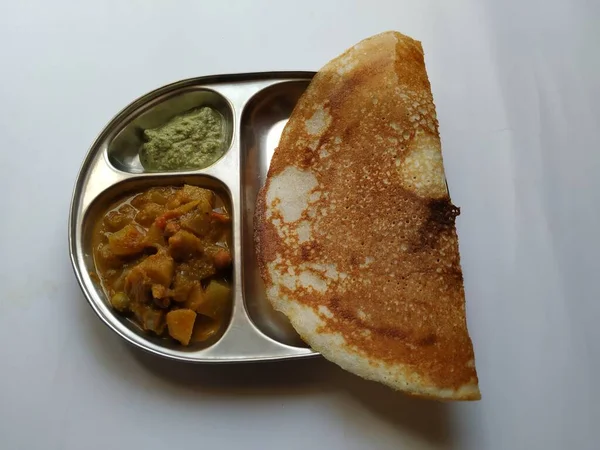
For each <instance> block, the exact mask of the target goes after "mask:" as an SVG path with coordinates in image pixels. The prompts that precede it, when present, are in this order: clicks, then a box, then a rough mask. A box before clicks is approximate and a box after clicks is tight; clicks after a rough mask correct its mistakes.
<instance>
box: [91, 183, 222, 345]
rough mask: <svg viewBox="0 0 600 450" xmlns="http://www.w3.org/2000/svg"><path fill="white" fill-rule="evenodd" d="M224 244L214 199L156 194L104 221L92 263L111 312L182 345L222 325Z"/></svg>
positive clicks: (136, 199) (178, 192) (186, 189)
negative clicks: (108, 300) (110, 306)
mask: <svg viewBox="0 0 600 450" xmlns="http://www.w3.org/2000/svg"><path fill="white" fill-rule="evenodd" d="M230 237H231V219H230V216H229V213H228V212H227V210H226V209H225V207H224V206H223V203H222V201H221V199H220V198H219V197H218V196H217V195H216V194H215V193H214V192H213V191H211V190H208V189H202V188H199V187H196V186H189V185H185V186H183V187H154V188H151V189H148V190H147V191H145V192H142V193H140V194H137V195H135V196H133V197H130V198H128V199H126V200H124V201H122V202H120V203H118V204H117V205H116V206H115V207H114V208H113V209H111V210H110V211H109V212H108V213H107V214H106V215H105V216H104V218H103V220H102V221H101V222H100V223H99V224H98V225H97V227H96V229H95V231H94V261H95V264H96V270H97V274H98V276H99V278H100V280H101V281H102V285H103V287H104V289H105V291H106V293H107V295H108V298H109V299H110V303H111V305H112V307H113V308H114V309H116V310H117V311H119V312H120V313H122V314H125V315H127V316H129V317H130V318H131V319H132V320H133V321H134V322H135V323H137V324H138V325H139V326H140V327H141V328H143V329H144V330H145V331H148V332H151V333H154V334H156V335H158V336H170V337H171V338H173V339H175V340H177V341H179V342H180V343H181V344H182V345H188V344H189V343H190V342H197V341H204V340H207V339H209V338H210V337H211V336H213V335H215V334H216V333H218V331H219V330H220V328H221V327H222V326H223V325H224V323H225V322H226V317H227V316H228V313H229V308H230V303H231V288H230V285H229V281H228V280H229V279H230V274H231V268H230V267H231V252H230V250H229V244H228V243H229V242H230Z"/></svg>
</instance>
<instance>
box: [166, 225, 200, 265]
mask: <svg viewBox="0 0 600 450" xmlns="http://www.w3.org/2000/svg"><path fill="white" fill-rule="evenodd" d="M202 251H203V247H202V241H201V240H200V239H198V237H196V236H194V235H193V234H192V233H190V232H189V231H185V230H180V231H178V232H177V233H175V234H174V235H173V236H171V237H170V238H169V252H170V253H171V256H173V258H175V259H176V260H178V261H184V260H186V259H189V258H191V257H193V256H195V255H200V254H201V253H202Z"/></svg>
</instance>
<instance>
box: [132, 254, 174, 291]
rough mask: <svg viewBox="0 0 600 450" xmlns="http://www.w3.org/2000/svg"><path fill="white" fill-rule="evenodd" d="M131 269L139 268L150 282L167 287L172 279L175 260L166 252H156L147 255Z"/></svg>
mask: <svg viewBox="0 0 600 450" xmlns="http://www.w3.org/2000/svg"><path fill="white" fill-rule="evenodd" d="M133 270H141V271H143V272H144V274H145V276H146V277H147V278H148V279H149V280H151V281H152V283H156V284H161V285H163V286H165V287H169V285H170V284H171V280H172V279H173V272H174V270H175V262H174V261H173V258H171V257H170V256H169V255H167V254H166V253H157V254H156V255H151V256H148V257H147V258H146V259H144V260H143V261H142V262H141V263H139V264H138V265H137V266H136V267H134V269H133Z"/></svg>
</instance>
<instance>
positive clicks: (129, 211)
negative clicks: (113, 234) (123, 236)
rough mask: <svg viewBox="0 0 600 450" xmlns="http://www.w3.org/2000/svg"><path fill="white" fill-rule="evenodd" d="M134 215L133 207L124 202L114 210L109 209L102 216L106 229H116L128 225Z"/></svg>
mask: <svg viewBox="0 0 600 450" xmlns="http://www.w3.org/2000/svg"><path fill="white" fill-rule="evenodd" d="M134 217H135V208H134V207H133V206H131V205H128V204H125V205H122V206H121V207H119V209H117V210H115V211H110V212H109V213H108V214H107V215H106V216H104V224H105V225H106V229H107V230H108V231H118V230H120V229H121V228H123V227H124V226H125V225H129V224H130V223H131V222H132V221H133V218H134Z"/></svg>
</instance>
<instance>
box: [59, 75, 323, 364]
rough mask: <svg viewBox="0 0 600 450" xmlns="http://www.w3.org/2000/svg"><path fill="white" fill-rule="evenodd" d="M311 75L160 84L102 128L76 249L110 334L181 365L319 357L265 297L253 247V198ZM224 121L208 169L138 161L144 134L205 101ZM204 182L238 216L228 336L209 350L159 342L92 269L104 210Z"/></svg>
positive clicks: (84, 283) (76, 197)
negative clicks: (159, 190)
mask: <svg viewBox="0 0 600 450" xmlns="http://www.w3.org/2000/svg"><path fill="white" fill-rule="evenodd" d="M313 75H314V73H313V72H269V73H255V74H235V75H219V76H212V77H201V78H194V79H189V80H184V81H181V82H177V83H174V84H171V85H168V86H164V87H162V88H159V89H157V90H155V91H153V92H151V93H149V94H147V95H145V96H143V97H141V98H139V99H138V100H136V101H134V102H133V103H132V104H130V105H129V106H127V107H126V108H125V109H124V110H123V111H121V112H120V113H119V114H117V116H116V117H115V118H114V119H113V120H112V121H111V122H110V123H109V124H108V125H107V126H106V127H105V128H104V130H103V131H102V132H101V134H100V136H99V137H98V138H97V139H96V141H95V142H94V144H93V145H92V147H91V149H90V151H89V152H88V155H87V156H86V158H85V160H84V162H83V165H82V167H81V170H80V173H79V176H78V178H77V182H76V184H75V189H74V192H73V198H72V201H71V210H70V216H69V250H70V254H71V261H72V264H73V268H74V270H75V275H76V277H77V280H78V282H79V284H80V286H81V288H82V290H83V293H84V295H85V297H86V298H87V300H88V302H89V303H90V305H91V306H92V308H93V309H94V311H95V312H96V314H98V316H99V317H100V318H101V319H102V321H103V322H104V323H106V324H107V325H108V326H109V327H110V328H111V329H112V330H114V331H115V332H116V333H117V334H118V335H119V336H121V337H122V338H124V339H125V340H126V341H128V342H130V343H132V344H134V345H136V346H138V347H140V348H142V349H144V350H146V351H149V352H151V353H154V354H157V355H160V356H163V357H166V358H171V359H177V360H182V361H190V362H204V363H209V362H213V363H227V362H244V361H248V362H249V361H265V360H278V359H291V358H303V357H310V356H316V355H318V353H316V352H314V351H313V350H312V349H310V348H308V347H307V346H306V344H304V343H303V342H302V340H301V339H300V338H299V337H298V335H297V334H296V333H295V331H294V330H293V329H292V327H291V326H290V324H289V322H288V321H287V319H286V318H285V317H284V316H283V315H281V314H279V313H276V312H275V311H274V310H273V309H272V308H271V306H270V305H269V304H268V302H267V301H266V299H265V296H264V292H263V288H262V285H261V281H260V277H259V275H258V272H257V268H256V263H255V256H254V245H253V222H252V218H253V213H254V201H255V198H256V194H257V192H258V189H260V186H261V185H262V183H263V182H264V177H265V175H266V171H267V169H268V166H269V162H270V159H271V156H272V154H273V150H274V149H275V147H276V146H277V143H278V141H279V137H280V135H281V131H282V129H283V126H284V125H285V122H286V121H287V119H288V117H289V115H290V114H291V112H292V110H293V108H294V106H295V104H296V102H297V100H298V98H299V97H300V95H302V93H303V92H304V90H305V89H306V87H307V86H308V83H309V82H310V79H311V78H312V77H313ZM204 105H208V106H212V107H214V108H216V109H217V110H219V111H220V112H221V114H223V117H224V118H225V121H226V133H227V135H228V142H227V143H228V151H227V152H226V153H225V154H224V156H223V157H222V158H221V159H220V160H218V161H217V162H215V163H214V164H213V165H212V166H209V167H207V168H205V169H202V170H194V171H185V172H163V173H148V172H146V171H145V170H144V168H143V167H142V165H141V164H140V162H139V157H138V150H139V148H140V144H141V134H140V132H141V130H142V129H144V128H148V127H154V126H157V125H160V124H162V123H164V122H165V121H167V120H168V119H170V118H171V117H173V116H175V115H177V114H179V113H181V112H184V111H186V110H189V109H191V108H195V107H199V106H204ZM183 183H189V184H194V185H198V186H205V187H208V188H211V189H215V190H217V191H218V192H219V193H220V194H221V196H222V197H223V199H224V200H225V201H228V202H229V207H230V211H231V214H232V219H233V238H232V240H233V245H232V247H233V248H232V252H233V257H234V266H233V292H234V296H233V305H232V313H231V320H230V322H229V325H228V327H227V328H226V329H225V330H224V332H223V334H222V335H221V336H220V337H218V338H217V339H215V340H214V341H213V342H210V343H208V344H205V345H204V346H203V347H198V346H190V347H181V346H179V345H176V344H173V343H170V342H169V341H168V340H166V339H158V338H153V337H152V336H150V335H148V334H146V333H144V332H143V331H141V330H140V329H139V328H137V327H136V326H134V325H132V324H131V323H130V322H129V321H127V320H125V319H123V318H122V317H121V316H119V315H118V314H116V313H115V312H114V311H113V310H112V308H111V307H110V305H109V304H108V300H107V298H106V296H105V295H104V292H103V291H102V288H101V286H100V285H99V283H96V282H94V281H93V279H92V276H91V275H90V273H92V272H94V271H95V267H94V262H93V256H92V244H91V234H92V228H93V226H94V224H95V223H96V220H98V219H99V218H101V217H102V215H103V213H104V212H105V211H106V208H107V206H108V205H109V204H110V203H111V202H113V201H115V200H117V199H118V198H120V197H122V196H123V195H124V194H125V193H127V192H134V191H139V190H142V189H146V188H148V187H150V186H158V185H181V184H183Z"/></svg>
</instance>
